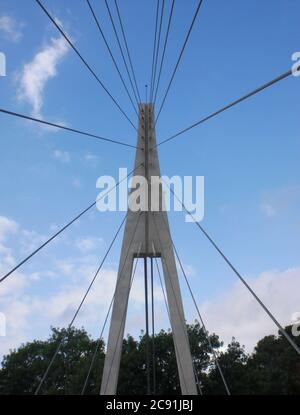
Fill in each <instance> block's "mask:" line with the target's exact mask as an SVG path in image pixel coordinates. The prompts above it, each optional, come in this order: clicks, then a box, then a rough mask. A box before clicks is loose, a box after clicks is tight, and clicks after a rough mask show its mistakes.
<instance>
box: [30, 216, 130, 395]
mask: <svg viewBox="0 0 300 415" xmlns="http://www.w3.org/2000/svg"><path fill="white" fill-rule="evenodd" d="M126 217H127V214H126V215H125V217H124V219H123V220H122V222H121V225H120V226H119V227H118V229H117V232H116V233H115V235H114V237H113V240H112V241H111V243H110V245H109V247H108V249H107V251H106V253H105V255H104V257H103V259H102V261H101V263H100V265H99V267H98V269H97V271H96V273H95V275H94V277H93V279H92V281H91V282H90V284H89V286H88V288H87V290H86V292H85V293H84V296H83V298H82V300H81V302H80V304H79V306H78V308H77V309H76V312H75V314H74V316H73V318H72V320H71V322H70V324H69V325H68V328H67V332H68V331H69V330H70V329H71V327H72V326H73V323H74V321H75V320H76V317H77V316H78V313H79V311H80V310H81V308H82V306H83V303H84V302H85V299H86V297H87V296H88V294H89V292H90V290H91V288H92V286H93V284H94V282H95V280H96V278H97V276H98V274H99V272H100V270H101V268H102V266H103V264H104V262H105V260H106V258H107V256H108V254H109V252H110V251H111V248H112V247H113V245H114V243H115V240H116V239H117V237H118V235H119V233H120V231H121V229H122V227H123V225H124V223H125V220H126ZM64 340H65V336H63V337H62V338H61V340H60V342H59V344H58V347H57V349H56V351H55V353H54V355H53V357H52V359H51V360H50V362H49V365H48V366H47V369H46V371H45V373H44V375H43V376H42V378H41V380H40V382H39V385H38V387H37V389H36V391H35V393H34V394H35V395H38V394H39V391H40V389H41V387H42V386H43V383H44V382H45V380H46V378H47V376H48V373H49V371H50V369H51V367H52V365H53V363H54V360H55V358H56V356H57V355H58V353H59V351H60V349H61V347H62V345H63V342H64Z"/></svg>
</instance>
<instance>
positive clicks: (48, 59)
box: [17, 36, 68, 118]
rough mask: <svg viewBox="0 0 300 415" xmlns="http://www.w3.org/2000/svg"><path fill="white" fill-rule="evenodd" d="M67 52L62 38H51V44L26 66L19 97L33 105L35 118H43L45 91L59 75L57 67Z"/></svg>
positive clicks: (21, 77) (20, 77) (20, 81)
mask: <svg viewBox="0 0 300 415" xmlns="http://www.w3.org/2000/svg"><path fill="white" fill-rule="evenodd" d="M67 52H68V45H67V43H66V40H65V39H64V38H63V37H62V36H59V37H57V38H51V40H50V43H49V44H47V45H46V46H44V47H43V49H42V50H40V51H39V52H38V53H37V54H36V55H35V56H34V58H33V59H32V61H30V62H29V63H26V64H25V65H24V67H23V69H22V72H21V74H20V76H19V88H18V94H17V96H18V99H19V100H20V101H24V102H27V103H29V104H30V105H31V107H32V111H31V112H32V115H33V116H35V117H39V118H41V117H42V115H41V110H42V107H43V104H44V97H43V95H44V89H45V87H46V85H47V82H48V81H49V80H50V79H51V78H53V77H55V76H56V75H57V66H58V64H59V63H60V61H61V59H62V58H63V57H64V56H65V55H66V53H67Z"/></svg>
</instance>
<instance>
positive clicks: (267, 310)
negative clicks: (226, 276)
mask: <svg viewBox="0 0 300 415" xmlns="http://www.w3.org/2000/svg"><path fill="white" fill-rule="evenodd" d="M163 182H164V183H165V184H166V186H167V187H168V188H169V190H170V192H171V193H172V194H173V195H174V197H175V198H176V199H177V200H178V202H179V203H180V204H181V206H182V208H183V209H184V210H185V212H186V213H187V214H188V215H189V216H190V217H191V218H192V220H193V222H194V223H195V225H196V226H197V227H198V228H199V229H200V231H201V232H202V233H203V235H204V236H205V237H206V238H207V239H208V240H209V242H210V243H211V245H212V246H213V247H214V248H215V249H216V251H217V252H218V253H219V254H220V255H221V257H222V258H223V259H224V261H225V262H226V263H227V265H229V267H230V268H231V269H232V271H233V272H234V273H235V274H236V275H237V277H238V278H239V279H240V281H241V282H242V283H243V284H244V286H245V287H246V288H247V290H248V291H249V292H250V293H251V295H252V296H253V297H254V298H255V300H256V301H257V302H258V304H259V305H260V306H261V307H262V308H263V310H264V311H265V312H266V313H267V315H268V316H269V317H270V319H271V320H272V321H273V322H274V323H275V325H276V326H277V328H278V329H279V331H280V332H281V333H282V335H283V336H284V337H285V338H286V340H287V341H288V342H289V343H290V345H291V346H292V347H293V348H294V349H295V351H296V352H297V353H298V354H299V355H300V348H299V346H298V345H297V344H296V342H295V341H294V340H293V339H292V337H291V336H290V335H289V334H288V333H287V332H286V330H285V329H284V328H283V327H282V326H281V324H280V323H279V322H278V321H277V319H276V318H275V317H274V315H273V314H272V313H271V311H270V310H269V309H268V308H267V306H266V305H265V304H264V303H263V301H262V300H261V299H260V298H259V297H258V296H257V294H256V293H255V292H254V291H253V289H252V288H251V287H250V285H249V284H248V283H247V282H246V280H245V279H244V278H243V277H242V275H241V274H240V273H239V272H238V270H237V269H236V268H235V267H234V266H233V265H232V263H231V262H230V261H229V259H228V258H227V257H226V256H225V254H224V253H223V252H222V250H221V249H220V248H219V247H218V245H217V244H216V243H215V242H214V240H213V239H212V238H211V237H210V236H209V234H208V233H207V232H206V231H205V229H204V228H203V226H201V225H200V223H199V222H197V220H196V219H195V218H194V216H193V214H192V213H191V212H190V211H189V210H188V209H187V208H186V207H185V205H184V203H183V202H182V200H181V199H180V198H179V197H178V196H177V195H176V193H175V192H174V190H173V189H172V188H171V187H170V186H169V185H168V183H167V182H166V181H165V180H164V179H163Z"/></svg>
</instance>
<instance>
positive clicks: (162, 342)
mask: <svg viewBox="0 0 300 415" xmlns="http://www.w3.org/2000/svg"><path fill="white" fill-rule="evenodd" d="M187 330H188V336H189V341H190V346H191V352H192V356H193V361H194V367H195V374H196V379H198V386H199V388H201V392H202V393H203V394H210V395H211V394H225V393H226V390H225V387H224V384H223V381H222V379H221V376H220V373H219V371H218V368H217V367H216V364H215V361H214V356H213V353H212V351H211V348H210V345H209V342H208V341H207V338H206V335H205V332H204V330H203V328H202V327H201V326H200V325H199V323H198V322H197V321H195V323H194V324H191V325H187ZM286 330H287V331H288V332H289V333H290V332H291V328H290V327H287V328H286ZM61 340H63V341H62V346H61V348H60V351H59V353H58V354H57V356H56V359H55V360H54V364H53V366H52V367H51V370H50V371H49V373H48V376H47V378H46V381H45V382H44V384H43V386H42V388H41V390H40V393H43V394H68V395H72V394H73V395H74V394H76V395H77V394H81V393H82V389H83V385H84V383H85V380H86V377H87V373H88V371H89V368H90V365H91V361H92V358H93V355H94V352H95V349H96V345H97V339H96V340H95V339H92V338H91V336H89V335H88V333H87V332H86V331H85V329H84V328H81V329H77V328H74V327H72V328H71V329H70V330H66V329H58V328H51V334H50V336H49V338H48V339H47V340H44V341H38V340H35V341H33V342H28V343H26V344H23V345H21V346H20V347H19V348H18V349H17V350H12V351H10V353H9V354H8V355H6V356H4V358H3V361H2V367H1V368H0V394H33V393H34V391H35V390H36V388H37V386H38V384H39V382H40V380H41V377H42V376H43V374H44V372H45V370H46V368H47V366H48V364H49V362H50V360H51V358H52V356H53V355H54V353H55V350H56V349H57V346H58V344H59V342H60V341H61ZM146 340H147V338H146V335H145V334H144V333H143V332H141V335H140V337H139V339H138V340H136V339H134V338H133V337H132V336H130V335H128V336H127V337H126V338H125V339H124V340H123V350H122V359H121V367H120V376H119V382H118V391H117V393H118V394H120V395H122V394H134V395H139V394H145V393H146V384H147V382H146ZM149 340H150V348H151V352H152V347H154V350H155V379H156V381H155V394H157V395H161V394H180V385H179V377H178V371H177V363H176V358H175V350H174V344H173V338H172V332H171V331H170V330H169V331H164V330H161V331H160V332H159V333H157V334H156V335H155V336H154V339H153V338H152V337H150V339H149ZM295 341H296V342H297V344H299V345H300V338H299V337H298V338H295ZM210 343H211V344H212V346H213V348H214V350H215V352H216V354H217V356H218V362H219V365H220V367H221V369H222V372H223V374H224V377H225V379H226V382H227V384H228V387H229V389H230V392H231V393H232V394H285V395H288V394H300V359H299V356H298V355H297V353H296V352H295V351H294V350H293V349H292V348H291V347H290V345H289V344H288V343H287V341H286V339H285V338H284V337H283V336H282V334H281V333H278V335H277V336H274V335H270V336H266V337H264V338H263V339H261V340H260V341H259V342H258V343H257V345H256V347H255V350H254V352H253V353H252V354H251V355H249V354H247V353H246V352H245V349H244V347H243V346H241V345H240V343H239V342H238V341H237V340H236V339H234V338H233V339H232V341H231V343H230V344H229V345H228V346H227V347H226V348H225V347H223V346H224V345H223V343H222V342H221V341H220V339H219V337H218V336H217V335H216V334H211V335H210ZM104 358H105V344H104V341H103V340H102V339H100V340H98V351H97V354H96V359H95V364H94V365H93V367H92V370H91V373H90V376H89V379H88V382H87V385H86V389H85V394H99V390H100V383H101V377H102V370H103V365H104ZM151 384H152V385H153V371H152V370H151ZM152 391H153V389H152ZM199 392H200V391H199Z"/></svg>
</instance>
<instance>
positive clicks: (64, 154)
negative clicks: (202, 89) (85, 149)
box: [53, 150, 71, 163]
mask: <svg viewBox="0 0 300 415" xmlns="http://www.w3.org/2000/svg"><path fill="white" fill-rule="evenodd" d="M53 157H54V158H55V159H56V160H58V161H61V162H62V163H69V162H70V161H71V155H70V153H69V152H68V151H62V150H54V151H53Z"/></svg>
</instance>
